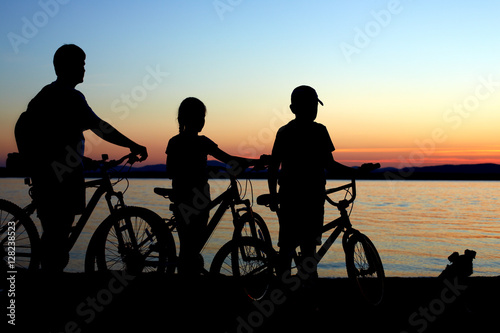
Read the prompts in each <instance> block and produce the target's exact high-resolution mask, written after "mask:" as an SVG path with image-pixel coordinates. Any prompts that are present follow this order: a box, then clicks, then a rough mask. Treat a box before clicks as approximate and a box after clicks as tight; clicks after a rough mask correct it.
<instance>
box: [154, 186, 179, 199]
mask: <svg viewBox="0 0 500 333" xmlns="http://www.w3.org/2000/svg"><path fill="white" fill-rule="evenodd" d="M154 192H155V193H156V194H158V195H161V196H162V197H164V198H169V199H170V200H172V201H174V199H173V197H174V190H173V189H171V188H164V187H155V188H154Z"/></svg>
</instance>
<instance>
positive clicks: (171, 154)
mask: <svg viewBox="0 0 500 333" xmlns="http://www.w3.org/2000/svg"><path fill="white" fill-rule="evenodd" d="M205 114H206V107H205V105H204V104H203V102H202V101H200V100H199V99H197V98H195V97H188V98H186V99H185V100H183V101H182V103H181V105H180V106H179V112H178V117H177V120H178V122H179V134H177V135H175V136H174V137H172V138H171V139H170V141H169V142H168V145H167V150H166V154H167V176H168V177H169V178H171V179H172V189H173V191H174V200H175V204H176V207H177V208H176V212H175V213H176V216H178V217H179V218H180V219H181V221H182V222H183V224H184V226H185V227H186V228H185V230H186V233H185V235H186V237H184V239H183V240H182V241H181V253H180V256H181V270H184V272H186V273H188V274H191V273H195V272H196V270H197V268H196V265H195V264H194V263H195V262H196V261H197V257H198V253H199V250H200V242H201V240H202V239H203V234H204V231H205V228H206V226H207V222H208V217H209V211H208V209H206V208H207V205H208V203H209V202H210V186H209V184H208V177H209V174H208V170H207V156H208V155H210V156H213V157H215V158H216V159H218V160H219V161H222V162H224V163H226V164H228V165H229V166H232V167H233V169H234V170H236V169H241V170H244V169H246V167H247V166H250V165H253V164H255V163H256V162H257V161H258V160H254V159H246V158H242V157H236V156H231V155H229V154H228V153H226V152H224V151H223V150H221V149H220V148H219V147H218V146H217V144H216V143H215V142H213V141H212V140H210V139H209V138H207V137H206V136H204V135H199V133H200V132H201V130H202V129H203V127H204V125H205Z"/></svg>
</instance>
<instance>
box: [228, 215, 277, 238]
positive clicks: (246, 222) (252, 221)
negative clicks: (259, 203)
mask: <svg viewBox="0 0 500 333" xmlns="http://www.w3.org/2000/svg"><path fill="white" fill-rule="evenodd" d="M238 237H253V238H255V239H259V240H262V241H264V242H265V243H266V244H268V245H270V246H271V245H272V240H271V234H270V233H269V229H268V228H267V225H266V222H265V221H264V219H263V218H262V217H261V216H260V215H259V214H257V213H255V212H253V213H245V214H243V215H242V216H241V217H240V218H239V220H238V223H237V225H236V226H235V228H234V233H233V238H238Z"/></svg>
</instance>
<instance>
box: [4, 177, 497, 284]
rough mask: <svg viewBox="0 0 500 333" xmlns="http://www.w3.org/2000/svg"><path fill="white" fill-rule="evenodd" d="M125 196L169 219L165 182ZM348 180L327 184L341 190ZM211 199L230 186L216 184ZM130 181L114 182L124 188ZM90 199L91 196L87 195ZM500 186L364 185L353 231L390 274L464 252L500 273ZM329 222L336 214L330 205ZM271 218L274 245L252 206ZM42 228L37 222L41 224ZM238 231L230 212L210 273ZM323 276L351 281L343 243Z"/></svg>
mask: <svg viewBox="0 0 500 333" xmlns="http://www.w3.org/2000/svg"><path fill="white" fill-rule="evenodd" d="M129 182H130V184H129V187H128V189H127V191H126V193H125V201H126V203H127V204H128V205H133V206H141V207H146V208H149V209H151V210H153V211H155V212H156V213H158V214H159V215H160V216H162V217H169V216H171V212H170V211H169V209H168V206H169V202H168V200H166V199H163V198H162V197H159V196H157V195H155V194H154V193H153V188H154V187H157V186H159V187H169V186H170V181H169V180H166V179H130V180H129ZM344 183H346V182H345V181H329V182H328V185H327V187H335V186H339V185H342V184H344ZM210 184H211V189H212V192H213V198H214V197H215V196H216V195H217V194H218V193H221V192H223V191H224V190H225V189H226V188H227V186H228V182H227V181H224V180H211V181H210ZM251 184H252V187H250V184H249V183H248V182H246V181H245V180H242V181H241V188H242V191H243V192H245V190H246V197H247V198H249V199H252V193H253V198H254V201H255V198H256V197H257V196H258V195H260V194H263V193H266V192H267V182H266V180H252V181H251ZM126 185H127V184H126V181H123V182H120V183H119V184H118V185H116V189H117V190H125V188H126ZM27 189H28V187H27V186H26V185H24V183H23V180H22V179H19V178H0V198H4V199H7V200H10V201H13V202H15V203H17V204H18V205H20V206H22V205H26V204H27V203H29V200H30V199H29V197H28V193H27ZM87 196H88V197H90V196H91V194H89V193H88V194H87ZM499 207H500V182H495V181H491V182H489V181H384V180H377V181H368V180H363V181H358V182H357V199H356V201H355V203H354V207H353V210H352V212H351V222H352V224H353V226H354V227H355V228H357V229H358V230H360V231H361V232H363V233H365V234H366V235H367V236H369V237H370V239H371V240H372V241H373V243H374V244H375V246H376V247H377V249H378V251H379V253H380V256H381V258H382V262H383V264H384V268H385V272H386V275H387V276H402V277H417V276H426V277H429V276H438V275H439V273H440V272H441V271H442V270H443V269H444V268H445V267H446V265H447V264H449V261H448V259H447V258H448V256H449V255H450V254H451V253H453V252H455V251H457V252H459V253H460V254H463V252H464V251H465V249H470V250H474V251H476V252H477V257H476V259H475V260H474V275H477V276H498V275H500V216H499V213H500V208H499ZM325 208H326V209H325V222H327V221H330V220H333V219H335V218H337V217H338V211H337V209H336V208H335V207H332V206H330V205H329V204H328V203H327V204H326V206H325ZM254 210H255V211H256V212H257V213H259V214H260V215H261V216H262V217H263V218H264V220H265V221H266V223H267V225H268V227H269V229H270V231H271V235H272V237H273V242H274V245H275V246H276V243H277V240H278V229H279V227H278V220H277V217H276V215H275V213H273V212H271V211H269V209H267V208H266V207H262V206H258V205H257V204H255V205H254ZM108 214H109V213H108V211H107V208H106V205H105V202H104V200H103V201H102V202H101V203H100V205H99V206H98V208H97V209H96V211H94V214H93V216H92V218H91V221H90V222H89V224H88V225H87V227H86V229H85V230H84V232H83V233H82V235H81V236H80V239H79V241H78V242H77V244H76V245H75V247H74V248H73V250H72V252H71V260H70V264H69V265H68V267H67V268H66V271H68V272H82V271H83V262H84V258H85V251H86V247H87V244H88V240H89V239H90V236H91V235H92V232H93V230H95V228H96V226H97V225H98V224H99V223H100V222H101V221H102V220H103V219H104V218H105V217H106V216H107V215H108ZM35 222H36V223H37V227H38V228H39V231H40V230H41V228H40V225H39V221H37V220H36V218H35ZM231 233H232V221H231V214H230V213H226V215H225V216H224V219H223V221H222V222H221V223H220V224H219V226H218V227H217V229H216V231H215V232H214V234H213V236H212V239H211V240H210V241H209V243H208V244H207V246H206V247H205V249H204V252H203V255H204V258H205V266H206V267H207V268H208V267H209V265H210V262H211V260H212V258H213V256H214V255H215V253H216V252H217V250H218V249H219V248H220V247H221V246H222V244H224V243H225V242H226V241H227V240H228V239H229V238H230V237H231ZM319 267H320V269H319V272H320V276H322V277H345V276H347V274H346V270H345V260H344V254H343V250H342V245H341V242H340V239H339V240H337V242H336V243H335V244H334V245H333V246H332V247H331V249H330V251H329V253H327V255H326V256H325V258H324V259H323V260H322V261H321V263H320V266H319Z"/></svg>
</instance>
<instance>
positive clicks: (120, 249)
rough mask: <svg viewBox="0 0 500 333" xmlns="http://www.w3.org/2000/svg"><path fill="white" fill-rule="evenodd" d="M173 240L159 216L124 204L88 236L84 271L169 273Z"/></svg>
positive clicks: (173, 252) (173, 264)
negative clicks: (89, 238) (89, 237)
mask: <svg viewBox="0 0 500 333" xmlns="http://www.w3.org/2000/svg"><path fill="white" fill-rule="evenodd" d="M175 252H176V251H175V243H174V239H173V237H172V234H171V233H170V231H169V230H168V229H167V228H166V227H165V225H164V221H163V219H162V218H161V217H160V216H158V215H157V214H156V213H154V212H153V211H150V210H148V209H145V208H140V207H125V208H122V209H119V210H118V211H116V212H115V213H113V214H111V215H110V216H108V217H107V218H106V219H105V220H104V221H103V222H102V223H101V225H99V227H98V228H97V230H96V231H95V233H94V235H93V236H92V238H91V240H90V242H89V246H88V249H87V253H86V256H85V271H86V272H93V271H111V270H118V271H127V272H129V273H130V274H133V275H137V274H140V273H146V272H158V273H164V272H165V273H167V274H173V272H174V271H175V262H176V261H175V258H176V253H175Z"/></svg>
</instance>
